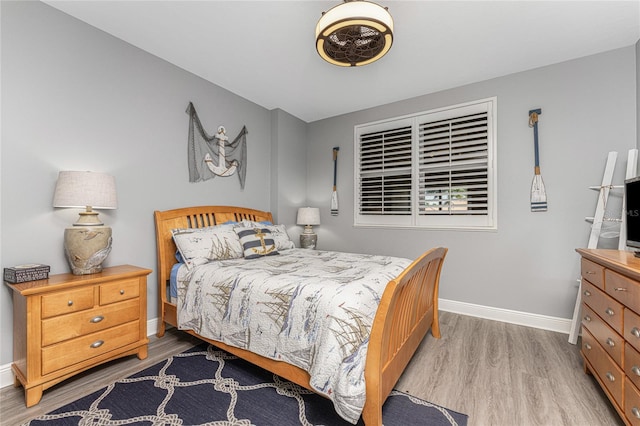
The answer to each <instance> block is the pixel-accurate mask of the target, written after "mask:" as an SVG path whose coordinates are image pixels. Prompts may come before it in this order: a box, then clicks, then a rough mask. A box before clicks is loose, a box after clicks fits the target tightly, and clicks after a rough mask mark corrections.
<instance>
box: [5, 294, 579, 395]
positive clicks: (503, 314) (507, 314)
mask: <svg viewBox="0 0 640 426" xmlns="http://www.w3.org/2000/svg"><path fill="white" fill-rule="evenodd" d="M438 308H439V309H440V310H442V311H446V312H453V313H456V314H461V315H468V316H472V317H478V318H484V319H490V320H494V321H501V322H506V323H509V324H517V325H524V326H527V327H533V328H540V329H542V330H549V331H556V332H558V333H564V334H567V335H568V334H569V330H570V329H571V320H570V319H566V318H557V317H549V316H545V315H538V314H530V313H527V312H518V311H511V310H509V309H501V308H492V307H490V306H481V305H474V304H471V303H465V302H456V301H454V300H446V299H440V300H439V301H438ZM157 331H158V318H153V319H150V320H149V321H147V335H148V336H152V335H154V334H156V332H157ZM10 385H13V373H12V372H11V364H5V365H0V388H3V387H5V386H10Z"/></svg>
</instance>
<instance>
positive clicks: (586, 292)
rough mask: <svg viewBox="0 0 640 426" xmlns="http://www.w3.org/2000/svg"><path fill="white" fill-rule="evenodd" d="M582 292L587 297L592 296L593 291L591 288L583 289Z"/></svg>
mask: <svg viewBox="0 0 640 426" xmlns="http://www.w3.org/2000/svg"><path fill="white" fill-rule="evenodd" d="M582 294H584V295H585V296H587V297H589V296H591V292H590V291H589V290H585V291H583V292H582Z"/></svg>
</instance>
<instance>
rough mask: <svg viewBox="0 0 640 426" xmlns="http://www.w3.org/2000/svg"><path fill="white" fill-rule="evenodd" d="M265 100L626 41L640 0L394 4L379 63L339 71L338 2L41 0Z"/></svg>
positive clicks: (528, 63) (415, 92)
mask: <svg viewBox="0 0 640 426" xmlns="http://www.w3.org/2000/svg"><path fill="white" fill-rule="evenodd" d="M45 3H47V4H49V5H51V6H53V7H55V8H57V9H59V10H61V11H63V12H66V13H68V14H69V15H72V16H74V17H76V18H78V19H80V20H82V21H85V22H87V23H88V24H90V25H93V26H95V27H97V28H100V29H102V30H104V31H106V32H107V33H110V34H112V35H114V36H116V37H118V38H120V39H122V40H124V41H126V42H128V43H131V44H132V45H135V46H137V47H139V48H141V49H143V50H145V51H147V52H150V53H152V54H154V55H156V56H158V57H160V58H162V59H165V60H167V61H169V62H171V63H173V64H175V65H177V66H179V67H181V68H183V69H185V70H188V71H190V72H192V73H194V74H196V75H198V76H200V77H202V78H204V79H206V80H208V81H211V82H212V83H215V84H217V85H219V86H221V87H224V88H225V89H228V90H230V91H232V92H234V93H236V94H238V95H240V96H242V97H244V98H246V99H249V100H250V101H253V102H255V103H257V104H259V105H261V106H263V107H265V108H268V109H274V108H281V109H283V110H285V111H287V112H288V113H290V114H293V115H294V116H296V117H298V118H300V119H302V120H304V121H307V122H312V121H316V120H320V119H323V118H327V117H332V116H336V115H339V114H344V113H348V112H352V111H357V110H361V109H365V108H369V107H373V106H376V105H381V104H385V103H389V102H393V101H398V100H402V99H407V98H411V97H414V96H419V95H424V94H428V93H433V92H436V91H440V90H444V89H448V88H452V87H457V86H461V85H464V84H468V83H473V82H477V81H482V80H486V79H490V78H494V77H499V76H503V75H506V74H511V73H514V72H518V71H524V70H527V69H532V68H536V67H541V66H545V65H549V64H553V63H558V62H562V61H566V60H570V59H574V58H579V57H582V56H587V55H592V54H595V53H599V52H603V51H607V50H611V49H616V48H619V47H626V46H631V45H633V44H635V43H636V42H637V41H638V39H640V0H627V1H609V0H607V1H579V0H572V1H543V0H536V1H517V0H512V1H481V0H473V1H432V0H423V1H415V0H414V1H400V0H377V3H378V4H381V5H382V6H386V7H388V8H389V12H390V13H391V15H392V16H393V19H394V25H395V32H394V43H393V47H392V48H391V50H390V52H389V53H387V55H386V56H385V57H383V58H382V59H381V60H379V61H378V62H374V63H373V64H370V65H367V66H364V67H356V68H342V67H336V66H334V65H330V64H328V63H326V62H324V61H323V60H322V59H320V57H319V56H318V54H317V53H316V51H315V46H314V41H315V40H314V36H315V35H314V31H315V25H316V22H317V21H318V19H319V18H320V15H321V13H322V12H323V11H326V10H328V9H329V8H331V7H333V6H335V5H337V4H339V3H341V1H340V0H336V1H310V0H305V1H265V0H263V1H238V0H236V1H185V0H175V1H57V0H54V1H45Z"/></svg>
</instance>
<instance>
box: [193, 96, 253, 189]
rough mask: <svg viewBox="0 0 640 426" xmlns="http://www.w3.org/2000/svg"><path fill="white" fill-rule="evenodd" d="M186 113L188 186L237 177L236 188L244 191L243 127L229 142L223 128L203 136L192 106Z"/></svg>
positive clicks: (244, 139) (245, 141)
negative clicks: (237, 185) (238, 183)
mask: <svg viewBox="0 0 640 426" xmlns="http://www.w3.org/2000/svg"><path fill="white" fill-rule="evenodd" d="M186 113H187V114H189V140H188V142H187V143H188V147H187V162H188V167H189V182H201V181H205V180H208V179H213V178H214V177H216V176H222V177H226V176H232V175H233V174H236V173H237V174H238V179H240V188H242V189H244V181H245V177H246V174H247V133H248V132H247V127H246V126H243V127H242V130H241V131H240V133H239V134H238V136H236V137H235V139H233V141H229V138H228V137H227V135H226V129H225V128H224V126H219V127H218V129H217V131H216V133H215V134H214V135H209V133H207V131H206V130H205V129H204V127H203V126H202V122H201V121H200V118H199V117H198V113H197V112H196V109H195V107H194V106H193V103H191V102H189V106H188V107H187V111H186Z"/></svg>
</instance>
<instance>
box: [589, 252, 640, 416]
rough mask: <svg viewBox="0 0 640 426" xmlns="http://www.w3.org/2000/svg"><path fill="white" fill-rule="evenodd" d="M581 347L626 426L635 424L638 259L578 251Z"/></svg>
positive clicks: (639, 388) (638, 402)
mask: <svg viewBox="0 0 640 426" xmlns="http://www.w3.org/2000/svg"><path fill="white" fill-rule="evenodd" d="M577 252H578V253H579V254H580V255H581V256H582V259H581V275H582V285H581V292H582V294H581V296H582V319H581V322H582V347H581V353H582V357H583V359H584V369H585V372H586V373H591V374H593V375H594V377H595V378H596V380H597V381H598V383H599V384H600V386H601V387H602V389H603V390H604V393H605V394H606V395H607V396H608V397H609V399H610V400H611V403H612V404H613V406H614V407H615V409H616V411H617V412H618V414H619V415H620V417H621V418H622V420H624V422H625V424H628V425H640V258H636V257H634V255H633V253H631V252H627V251H619V250H596V249H578V250H577Z"/></svg>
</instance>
